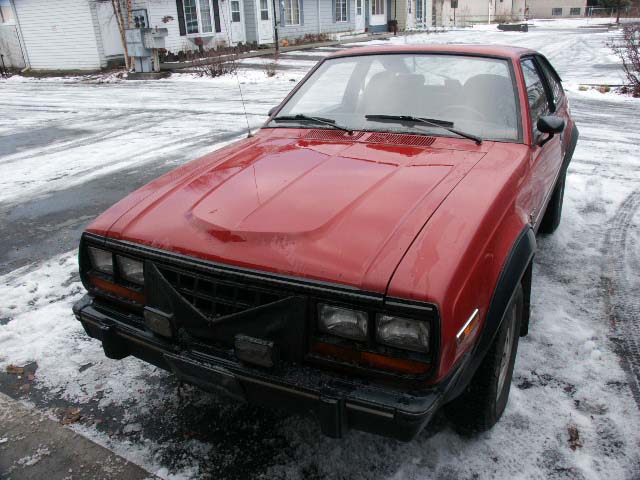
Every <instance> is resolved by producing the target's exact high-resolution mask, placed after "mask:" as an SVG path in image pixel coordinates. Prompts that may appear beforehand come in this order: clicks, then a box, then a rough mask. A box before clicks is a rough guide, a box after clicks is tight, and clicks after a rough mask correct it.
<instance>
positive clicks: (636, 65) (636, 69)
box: [609, 24, 640, 97]
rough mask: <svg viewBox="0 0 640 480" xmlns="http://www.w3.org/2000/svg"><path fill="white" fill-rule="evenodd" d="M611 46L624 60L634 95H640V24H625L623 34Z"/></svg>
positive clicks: (623, 66)
mask: <svg viewBox="0 0 640 480" xmlns="http://www.w3.org/2000/svg"><path fill="white" fill-rule="evenodd" d="M609 46H610V47H611V49H612V50H613V51H614V53H615V54H616V55H617V56H618V57H619V58H620V60H622V69H623V70H624V73H625V76H626V77H627V80H628V82H629V84H630V88H631V91H632V92H633V96H634V97H638V96H640V24H629V25H625V26H624V28H623V29H622V36H621V37H620V38H619V39H616V40H614V41H612V42H611V43H610V44H609Z"/></svg>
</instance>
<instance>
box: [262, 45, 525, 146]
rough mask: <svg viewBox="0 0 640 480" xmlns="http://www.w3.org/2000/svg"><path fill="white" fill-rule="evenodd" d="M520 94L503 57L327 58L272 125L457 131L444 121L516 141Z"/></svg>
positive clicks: (433, 132)
mask: <svg viewBox="0 0 640 480" xmlns="http://www.w3.org/2000/svg"><path fill="white" fill-rule="evenodd" d="M515 99H516V96H515V91H514V86H513V81H512V78H511V71H510V68H509V65H508V63H507V61H506V60H499V59H493V58H485V57H472V56H464V55H441V54H387V55H360V56H352V57H343V58H334V59H328V60H326V61H325V62H324V63H323V64H321V65H320V67H319V68H318V69H317V70H316V71H315V72H314V73H313V75H311V77H309V78H308V79H307V81H306V82H305V83H304V84H303V85H302V86H301V87H300V89H299V90H298V91H297V92H296V93H295V94H294V95H293V96H292V97H291V98H290V99H289V101H288V102H287V103H286V105H285V106H284V107H283V108H282V110H280V112H278V115H277V117H280V118H279V119H278V120H277V121H275V122H274V121H272V122H271V123H270V124H269V126H270V127H276V126H277V127H291V126H294V125H295V126H299V125H300V124H304V125H305V126H307V125H313V126H314V127H318V128H330V125H329V124H328V123H327V122H329V123H334V124H335V125H338V126H339V127H343V128H346V129H351V130H384V131H398V132H407V133H418V134H426V133H428V134H429V135H446V136H453V137H455V136H457V135H456V134H455V133H453V132H452V131H451V130H445V129H444V128H442V127H443V126H445V127H452V128H453V127H455V130H458V131H461V132H463V133H467V134H471V135H475V136H477V137H480V138H482V139H489V140H499V141H514V140H517V139H518V120H517V113H516V101H515ZM304 117H306V118H304ZM309 117H316V118H321V119H322V120H324V121H325V123H324V124H322V123H319V122H314V121H313V120H312V119H310V118H309ZM393 117H395V118H393ZM397 117H402V118H397ZM410 117H411V118H410ZM420 119H426V120H429V121H430V122H432V123H433V122H435V123H437V125H434V124H431V125H430V124H428V123H425V122H424V121H420Z"/></svg>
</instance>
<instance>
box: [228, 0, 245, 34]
mask: <svg viewBox="0 0 640 480" xmlns="http://www.w3.org/2000/svg"><path fill="white" fill-rule="evenodd" d="M229 8H230V10H231V22H230V25H229V29H230V30H231V43H233V44H236V43H239V42H244V41H245V35H244V23H243V22H242V17H243V15H242V0H231V1H230V2H229Z"/></svg>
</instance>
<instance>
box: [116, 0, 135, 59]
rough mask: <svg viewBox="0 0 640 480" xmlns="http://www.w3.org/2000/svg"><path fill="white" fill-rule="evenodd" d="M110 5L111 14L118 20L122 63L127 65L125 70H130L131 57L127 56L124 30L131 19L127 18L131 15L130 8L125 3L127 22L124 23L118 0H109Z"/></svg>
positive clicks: (127, 50)
mask: <svg viewBox="0 0 640 480" xmlns="http://www.w3.org/2000/svg"><path fill="white" fill-rule="evenodd" d="M129 3H131V0H127V4H129ZM111 6H112V7H113V15H114V16H115V17H116V22H118V30H120V39H121V40H122V48H123V49H124V65H125V67H127V70H130V69H131V59H130V58H129V49H128V48H127V37H126V35H125V30H126V29H127V26H129V25H131V23H130V22H131V20H129V17H131V9H130V8H128V5H127V11H128V13H127V23H125V20H124V16H123V15H122V5H121V4H120V0H111Z"/></svg>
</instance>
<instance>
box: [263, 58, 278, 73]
mask: <svg viewBox="0 0 640 480" xmlns="http://www.w3.org/2000/svg"><path fill="white" fill-rule="evenodd" d="M263 69H264V73H265V75H266V76H267V77H275V76H276V73H277V71H278V57H277V56H276V55H274V56H273V59H272V60H271V61H267V62H265V64H264V65H263Z"/></svg>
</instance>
